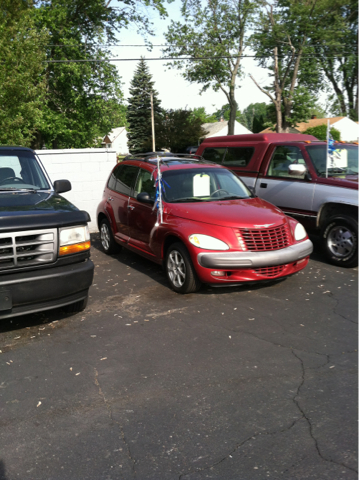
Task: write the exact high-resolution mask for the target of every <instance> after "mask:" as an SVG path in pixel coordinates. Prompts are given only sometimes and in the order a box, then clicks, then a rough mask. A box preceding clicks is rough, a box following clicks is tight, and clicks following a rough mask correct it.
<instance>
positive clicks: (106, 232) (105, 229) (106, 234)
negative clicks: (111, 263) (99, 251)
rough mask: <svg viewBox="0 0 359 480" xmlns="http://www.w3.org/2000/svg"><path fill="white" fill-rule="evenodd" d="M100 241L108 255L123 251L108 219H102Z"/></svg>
mask: <svg viewBox="0 0 359 480" xmlns="http://www.w3.org/2000/svg"><path fill="white" fill-rule="evenodd" d="M100 239H101V245H102V248H103V250H104V252H105V253H106V254H107V255H112V254H113V253H117V252H119V251H120V250H121V246H120V245H119V244H118V243H116V241H115V239H114V238H113V235H112V230H111V227H110V224H109V222H108V220H107V219H106V218H104V219H102V220H101V223H100Z"/></svg>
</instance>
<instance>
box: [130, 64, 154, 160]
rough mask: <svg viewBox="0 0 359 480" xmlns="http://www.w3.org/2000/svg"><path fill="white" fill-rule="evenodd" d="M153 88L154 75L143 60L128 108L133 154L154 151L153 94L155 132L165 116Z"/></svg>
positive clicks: (132, 86) (133, 85)
mask: <svg viewBox="0 0 359 480" xmlns="http://www.w3.org/2000/svg"><path fill="white" fill-rule="evenodd" d="M153 86H154V82H153V81H152V75H151V74H150V72H149V69H148V66H147V64H146V62H145V60H144V59H143V58H141V60H140V62H139V64H138V65H137V69H136V71H135V73H134V76H133V79H132V81H131V87H130V95H131V96H130V98H129V99H128V107H127V122H128V145H129V150H130V152H131V153H133V154H135V153H142V152H145V151H149V150H152V123H151V93H152V94H153V109H154V117H155V130H156V125H158V124H159V122H160V120H161V117H162V115H163V113H162V109H161V106H160V103H161V102H160V100H159V99H158V97H157V95H158V93H157V92H156V90H154V88H153Z"/></svg>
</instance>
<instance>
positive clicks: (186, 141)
mask: <svg viewBox="0 0 359 480" xmlns="http://www.w3.org/2000/svg"><path fill="white" fill-rule="evenodd" d="M202 123H203V122H202V119H201V118H200V117H195V116H193V112H191V111H190V110H181V109H178V110H167V111H165V112H164V115H163V117H162V122H161V124H160V125H159V128H158V130H156V139H157V144H158V145H161V146H162V147H164V148H169V149H170V150H171V152H174V153H181V152H185V149H186V147H188V146H190V145H198V144H199V140H200V138H202V137H203V136H204V135H205V134H206V131H205V130H204V129H203V128H202V126H201V125H202Z"/></svg>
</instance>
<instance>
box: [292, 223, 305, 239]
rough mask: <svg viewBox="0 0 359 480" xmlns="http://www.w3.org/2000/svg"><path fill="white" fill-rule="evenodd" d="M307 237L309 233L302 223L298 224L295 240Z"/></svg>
mask: <svg viewBox="0 0 359 480" xmlns="http://www.w3.org/2000/svg"><path fill="white" fill-rule="evenodd" d="M306 236H307V232H306V231H305V228H304V227H303V225H302V224H301V223H298V224H297V226H296V227H295V230H294V238H295V239H296V240H297V242H298V241H299V240H303V239H304V238H305V237H306Z"/></svg>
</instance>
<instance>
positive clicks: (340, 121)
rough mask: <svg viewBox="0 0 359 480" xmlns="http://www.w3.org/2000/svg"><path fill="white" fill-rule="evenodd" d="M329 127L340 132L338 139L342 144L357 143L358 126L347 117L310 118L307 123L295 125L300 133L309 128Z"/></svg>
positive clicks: (358, 135)
mask: <svg viewBox="0 0 359 480" xmlns="http://www.w3.org/2000/svg"><path fill="white" fill-rule="evenodd" d="M328 120H329V125H330V126H331V127H333V128H335V129H336V130H339V132H340V139H341V140H343V142H357V141H358V139H359V125H358V124H357V123H356V122H354V121H353V120H351V119H350V118H348V117H333V118H311V119H310V120H309V121H308V122H301V123H298V124H297V125H296V127H295V128H296V129H297V130H299V131H300V133H303V132H305V130H307V129H308V128H309V127H317V126H318V125H323V124H324V125H328Z"/></svg>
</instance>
